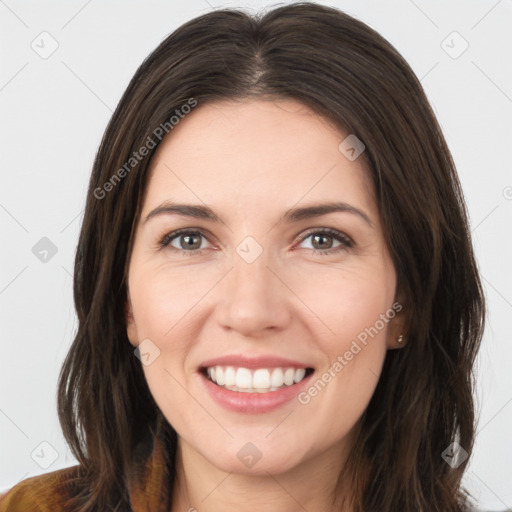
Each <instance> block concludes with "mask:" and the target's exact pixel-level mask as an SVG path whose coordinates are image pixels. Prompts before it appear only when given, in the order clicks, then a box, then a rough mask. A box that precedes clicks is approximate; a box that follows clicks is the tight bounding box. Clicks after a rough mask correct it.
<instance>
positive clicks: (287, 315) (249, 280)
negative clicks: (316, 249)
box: [217, 251, 293, 338]
mask: <svg viewBox="0 0 512 512" xmlns="http://www.w3.org/2000/svg"><path fill="white" fill-rule="evenodd" d="M270 266H271V262H269V261H268V258H267V255H266V253H265V251H263V253H262V254H261V255H260V256H259V257H258V258H257V259H256V260H255V261H253V262H252V263H248V262H247V261H245V260H244V259H243V258H241V257H239V256H238V255H237V254H235V255H234V258H233V268H232V269H231V271H230V272H229V274H228V275H227V276H226V277H225V278H224V279H223V280H222V281H223V283H222V286H221V288H220V290H219V293H220V296H221V299H220V300H219V303H218V305H217V320H218V322H219V324H220V325H221V326H222V327H223V328H224V329H228V330H233V331H237V332H238V333H240V334H242V335H244V336H247V337H255V338H257V337H261V336H262V335H263V334H264V333H268V331H269V330H281V329H285V328H286V327H287V326H288V324H289V323H290V320H291V318H292V315H291V307H292V303H291V296H293V293H292V292H291V291H290V289H289V288H288V287H287V286H286V285H285V284H284V283H283V278H282V277H281V278H280V276H279V275H278V274H279V273H278V272H276V271H275V270H273V269H272V268H270Z"/></svg>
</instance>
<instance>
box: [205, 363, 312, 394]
mask: <svg viewBox="0 0 512 512" xmlns="http://www.w3.org/2000/svg"><path fill="white" fill-rule="evenodd" d="M207 374H208V376H209V377H210V380H212V381H213V382H215V383H216V384H218V385H219V386H223V387H225V388H226V389H231V390H232V391H241V392H246V393H258V392H259V393H266V392H268V391H276V390H278V389H280V388H282V387H287V386H292V385H293V384H297V383H299V382H300V381H301V380H302V379H303V378H304V376H305V374H306V369H305V368H297V369H295V368H270V369H267V368H259V369H257V370H249V369H247V368H235V367H233V366H226V367H223V366H212V367H210V368H208V369H207Z"/></svg>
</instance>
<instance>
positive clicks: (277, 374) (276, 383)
mask: <svg viewBox="0 0 512 512" xmlns="http://www.w3.org/2000/svg"><path fill="white" fill-rule="evenodd" d="M270 381H271V384H272V387H273V388H280V387H281V386H282V385H283V384H284V375H283V370H281V368H274V371H273V372H272V378H271V379H270Z"/></svg>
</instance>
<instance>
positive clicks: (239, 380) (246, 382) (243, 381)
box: [217, 368, 253, 389]
mask: <svg viewBox="0 0 512 512" xmlns="http://www.w3.org/2000/svg"><path fill="white" fill-rule="evenodd" d="M217 384H219V381H218V380H217ZM222 384H223V383H222ZM235 386H236V387H237V388H245V389H248V388H252V387H253V386H252V376H251V372H250V371H249V370H248V369H247V368H238V370H237V372H236V380H235Z"/></svg>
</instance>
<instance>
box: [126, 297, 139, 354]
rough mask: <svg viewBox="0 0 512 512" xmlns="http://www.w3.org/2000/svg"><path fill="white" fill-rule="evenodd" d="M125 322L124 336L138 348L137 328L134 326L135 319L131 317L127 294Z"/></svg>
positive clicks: (130, 306) (130, 303) (129, 301)
mask: <svg viewBox="0 0 512 512" xmlns="http://www.w3.org/2000/svg"><path fill="white" fill-rule="evenodd" d="M125 321H126V334H127V335H128V340H129V341H130V343H131V345H133V346H134V347H137V346H138V336H137V327H136V325H135V318H134V317H133V309H132V302H131V300H130V294H129V293H128V296H127V299H126V303H125Z"/></svg>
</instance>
